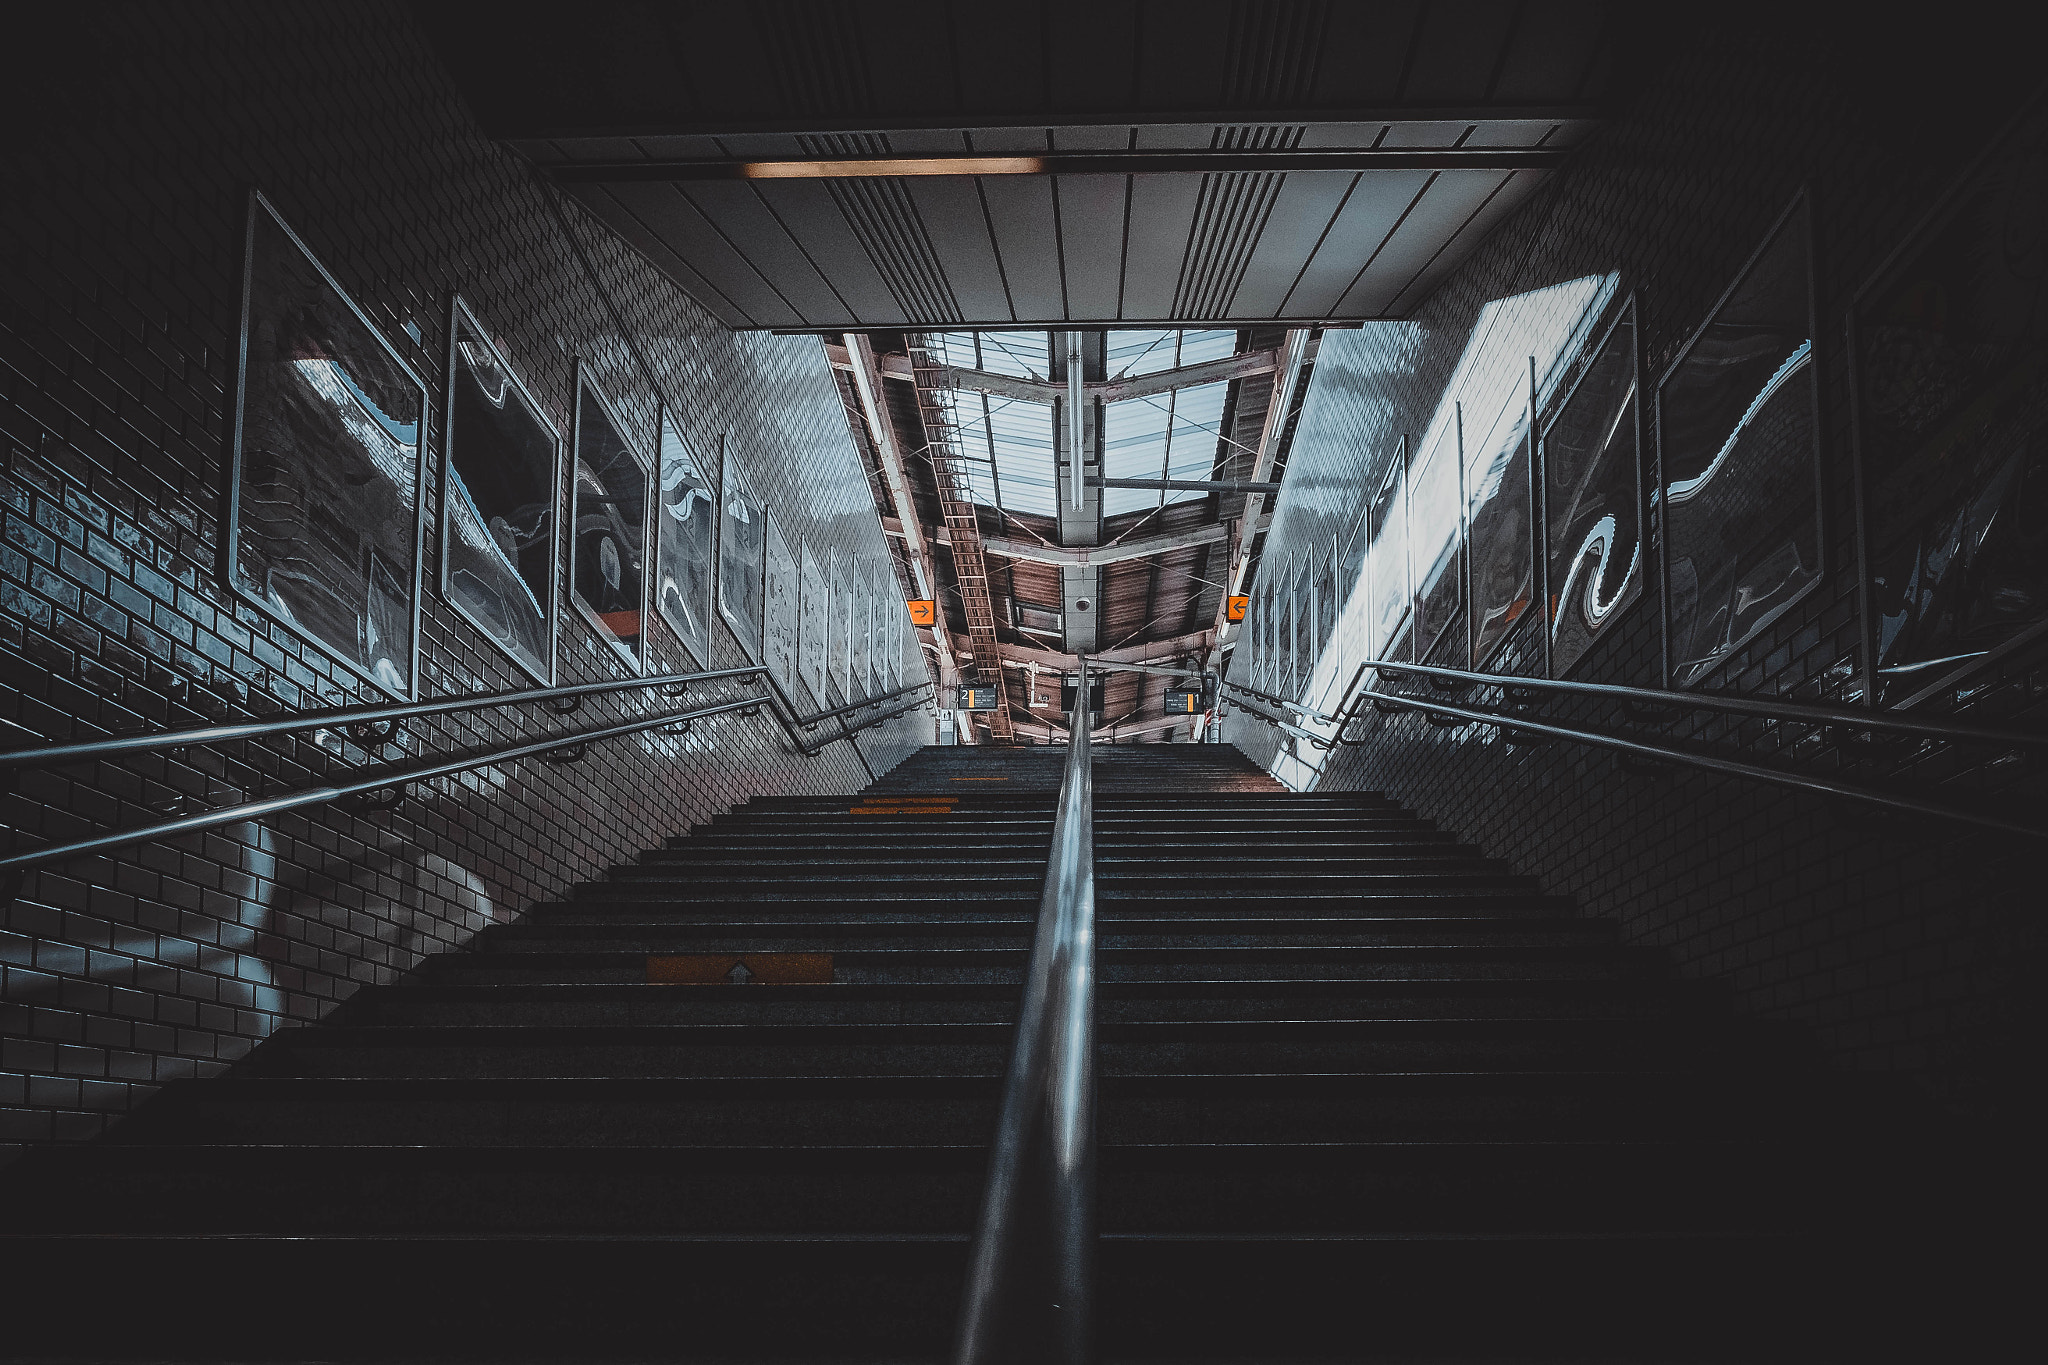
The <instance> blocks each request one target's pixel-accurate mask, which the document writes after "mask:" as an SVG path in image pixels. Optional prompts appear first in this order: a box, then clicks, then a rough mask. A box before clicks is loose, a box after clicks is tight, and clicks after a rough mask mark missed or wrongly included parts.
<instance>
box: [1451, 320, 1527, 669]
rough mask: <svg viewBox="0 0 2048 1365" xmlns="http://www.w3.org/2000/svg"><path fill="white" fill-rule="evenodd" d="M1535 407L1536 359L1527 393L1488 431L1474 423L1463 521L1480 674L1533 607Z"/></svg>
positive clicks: (1497, 415)
mask: <svg viewBox="0 0 2048 1365" xmlns="http://www.w3.org/2000/svg"><path fill="white" fill-rule="evenodd" d="M1535 402H1536V360H1535V357H1534V356H1531V357H1530V359H1529V383H1528V386H1527V387H1526V388H1525V389H1524V390H1523V391H1522V392H1521V393H1520V394H1518V395H1515V396H1512V397H1509V398H1508V399H1507V400H1506V401H1505V402H1503V403H1502V404H1501V406H1500V408H1499V409H1498V410H1497V411H1496V412H1494V413H1493V414H1492V415H1491V416H1490V417H1488V418H1487V419H1486V420H1485V422H1484V423H1483V424H1482V423H1479V422H1475V423H1474V424H1473V432H1472V441H1471V446H1470V449H1471V451H1472V458H1471V459H1470V460H1469V461H1467V465H1468V470H1469V474H1468V477H1467V479H1466V486H1467V498H1466V512H1465V518H1466V525H1467V526H1468V527H1469V528H1470V529H1469V530H1468V531H1467V543H1468V545H1469V546H1470V549H1469V551H1468V554H1469V556H1470V559H1471V564H1472V611H1471V613H1470V622H1471V624H1470V629H1471V634H1472V638H1471V641H1470V652H1469V655H1468V658H1469V659H1470V662H1471V666H1472V667H1473V668H1475V669H1478V668H1482V667H1483V666H1484V665H1485V664H1486V662H1487V661H1488V660H1489V659H1491V658H1492V657H1493V655H1494V653H1495V652H1496V651H1497V650H1499V649H1500V647H1501V646H1502V645H1503V644H1505V643H1506V642H1507V638H1508V636H1509V635H1510V634H1511V633H1512V632H1513V631H1514V629H1515V627H1516V626H1517V625H1518V624H1519V623H1520V622H1521V620H1522V618H1523V616H1524V615H1525V614H1527V612H1528V611H1529V608H1530V607H1531V606H1533V605H1534V603H1535V598H1536V548H1535V547H1536V541H1535V533H1536V524H1535V522H1536V518H1535V503H1536V493H1535V488H1534V486H1533V483H1532V480H1531V477H1530V472H1531V470H1532V469H1533V467H1534V461H1533V460H1532V459H1531V457H1530V439H1529V427H1530V418H1531V414H1532V413H1533V411H1534V409H1535ZM1482 425H1483V426H1484V428H1485V429H1484V430H1483V431H1482V430H1480V429H1479V428H1480V427H1481V426H1482Z"/></svg>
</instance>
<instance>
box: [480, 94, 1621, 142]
mask: <svg viewBox="0 0 2048 1365" xmlns="http://www.w3.org/2000/svg"><path fill="white" fill-rule="evenodd" d="M1602 114H1603V111H1602V109H1601V107H1600V106H1599V105H1598V104H1482V103H1467V104H1442V105H1423V104H1361V105H1343V106H1338V107H1311V106H1302V105H1264V106H1256V107H1249V108H1247V107H1239V108H1223V107H1215V108H1205V107H1203V106H1201V105H1194V106H1190V107H1186V108H1174V109H1157V108H1153V109H1131V108H1125V109H1094V110H1090V111H1088V113H1087V114H1086V115H1082V114H1079V113H1069V114H1065V115H1063V116H1062V117H1061V119H1060V120H1059V121H1060V122H1061V123H1062V124H1071V125H1079V126H1084V127H1089V128H1117V129H1119V130H1123V131H1128V130H1129V129H1130V128H1132V127H1140V128H1156V127H1176V126H1180V125H1194V126H1198V127H1202V128H1204V129H1206V128H1209V127H1213V126H1216V125H1233V126H1244V127H1250V126H1253V125H1263V124H1297V123H1324V124H1328V123H1369V124H1391V125H1392V126H1393V127H1395V128H1407V127H1410V126H1413V125H1427V124H1453V123H1454V124H1457V125H1458V126H1459V127H1461V128H1462V127H1465V126H1466V125H1468V124H1473V123H1479V124H1486V123H1556V124H1563V125H1565V127H1566V129H1567V130H1568V131H1572V132H1582V131H1586V130H1588V129H1590V128H1591V127H1592V126H1593V125H1594V124H1596V123H1598V122H1599V121H1600V119H1601V117H1602ZM1048 117H1049V116H1048V114H1047V112H1046V111H1045V110H1043V109H1026V110H1024V111H1023V112H1021V113H1006V112H998V111H996V110H990V109H984V110H979V111H977V112H975V113H973V114H971V115H970V114H959V113H933V114H885V115H879V116H878V115H875V114H865V115H860V116H857V117H853V118H836V119H835V118H820V117H819V116H817V115H816V114H803V115H799V116H796V117H793V118H766V117H760V118H747V117H743V116H742V117H736V116H733V115H731V114H730V113H728V112H727V111H726V110H723V109H721V110H719V111H718V112H717V114H715V115H714V116H712V117H708V118H702V119H698V120H695V121H692V120H688V119H681V118H675V119H665V120H663V121H661V122H658V123H605V124H588V125H576V124H566V123H564V124H546V123H536V124H529V125H527V126H525V127H519V126H516V125H513V124H509V123H506V124H493V125H492V126H491V127H490V129H489V130H488V131H489V132H490V135H491V136H492V137H495V138H508V139H516V140H525V139H529V138H531V139H535V140H547V141H551V142H567V143H570V144H572V145H573V144H574V143H576V142H577V141H579V140H583V139H592V138H594V139H601V140H613V139H617V138H622V137H686V136H693V135H694V136H703V137H737V136H740V135H743V134H754V133H898V132H910V131H919V132H923V131H928V130H938V131H941V132H954V131H957V130H958V129H960V128H963V127H966V128H1031V129H1035V130H1038V131H1040V132H1043V131H1044V129H1045V127H1046V125H1047V119H1048Z"/></svg>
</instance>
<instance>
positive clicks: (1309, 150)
mask: <svg viewBox="0 0 2048 1365" xmlns="http://www.w3.org/2000/svg"><path fill="white" fill-rule="evenodd" d="M1569 155H1571V149H1570V148H1568V147H1433V148H1421V147H1357V148H1337V147H1296V148H1291V149H1289V150H1286V151H1250V150H1245V151H1215V150H1211V149H1209V148H1205V147H1202V148H1181V147H1153V148H1133V149H1130V150H1126V151H1114V152H1081V151H1076V152H1041V153H1038V154H1035V155H1024V156H920V157H872V156H869V157H815V158H806V159H803V160H788V161H742V160H736V159H732V158H726V157H719V158H711V159H706V160H687V161H674V160H656V159H653V158H649V159H646V160H640V161H572V162H560V163H557V164H555V165H551V166H547V167H545V168H544V169H545V170H546V171H547V173H548V174H549V175H551V176H553V177H554V178H555V180H556V181H558V182H559V183H561V184H564V185H593V184H597V185H602V184H613V185H619V184H634V183H641V184H644V183H647V182H650V181H653V182H666V183H678V182H683V181H698V180H833V179H897V178H902V177H913V176H915V177H922V176H997V175H1148V174H1157V173H1159V172H1161V171H1177V172H1181V173H1183V174H1189V175H1232V174H1241V173H1245V172H1253V173H1256V172H1263V171H1346V172H1350V171H1452V170H1474V171H1548V170H1555V169H1557V167H1559V166H1561V165H1563V164H1564V160H1565V158H1566V157H1567V156H1569Z"/></svg>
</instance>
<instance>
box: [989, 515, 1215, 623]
mask: <svg viewBox="0 0 2048 1365" xmlns="http://www.w3.org/2000/svg"><path fill="white" fill-rule="evenodd" d="M1089 482H1090V483H1091V484H1093V483H1094V482H1095V481H1094V480H1090V481H1089ZM1114 486H1115V485H1112V487H1114ZM1228 534H1229V530H1228V528H1227V527H1224V526H1220V525H1215V526H1197V527H1195V528H1194V529H1193V530H1190V531H1175V532H1173V533H1172V534H1171V535H1164V536H1147V537H1145V538H1144V539H1143V540H1126V541H1122V542H1120V543H1118V544H1115V545H1041V544H1039V543H1038V542H1037V541H1035V540H1014V539H1011V538H1010V537H1008V536H984V537H982V542H981V543H982V547H983V548H984V549H986V550H987V551H988V552H989V553H990V554H992V555H1001V556H1003V557H1004V558H1005V559H1021V560H1025V561H1027V562H1028V563H1032V564H1057V565H1059V566H1060V567H1062V568H1078V567H1079V566H1081V565H1084V564H1120V563H1122V562H1124V561H1125V560H1130V559H1146V558H1149V557H1151V556H1152V555H1163V554H1165V553H1166V552H1167V551H1169V550H1185V549H1187V548H1188V547H1189V546H1191V545H1214V544H1215V543H1216V542H1218V541H1220V540H1222V539H1224V537H1225V536H1226V535H1228ZM1089 657H1090V658H1093V657H1095V656H1094V655H1092V654H1091V655H1089Z"/></svg>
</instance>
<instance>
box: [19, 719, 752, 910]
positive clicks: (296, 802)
mask: <svg viewBox="0 0 2048 1365" xmlns="http://www.w3.org/2000/svg"><path fill="white" fill-rule="evenodd" d="M762 705H764V702H763V701H762V699H761V698H759V697H741V698H739V699H738V700H736V701H728V702H721V703H719V704H717V705H715V706H703V707H698V708H696V709H695V710H690V711H671V712H665V713H663V714H661V715H658V716H651V717H642V718H641V719H638V720H631V721H625V722H622V723H620V724H617V725H603V726H598V727H596V728H593V729H589V730H577V731H572V732H570V733H568V734H559V735H548V736H546V737H545V738H542V739H537V740H529V741H527V742H526V743H523V744H514V745H508V746H506V747H503V748H499V749H493V750H490V751H488V752H486V753H483V754H465V755H463V756H461V757H458V758H453V759H445V760H440V761H437V762H431V763H415V764H411V765H406V766H398V767H387V768H380V769H378V770H377V771H376V772H374V773H372V774H369V775H367V776H363V777H357V778H353V779H351V780H350V781H347V782H336V783H328V784H324V785H322V786H317V787H305V788H301V789H300V790H298V791H295V792H287V793H284V794H283V795H279V796H272V797H266V798H264V799H263V800H261V801H244V802H242V803H241V804H239V805H234V806H222V807H219V808H216V809H214V810H206V811H199V812H196V813H194V814H192V815H186V816H180V817H178V818H176V819H172V820H163V821H159V822H158V823H156V824H153V825H138V826H135V827H133V828H130V829H118V830H110V831H108V832H107V833H105V834H97V835H93V836H91V837H90V838H85V839H76V840H73V841H72V842H70V843H65V844H50V845H46V846H45V847H42V848H32V849H25V850H23V851H22V852H19V853H13V854H9V855H8V856H6V857H4V858H0V873H9V872H15V871H20V870H23V869H26V868H31V867H38V866H41V865H43V864H45V863H54V862H60V861H63V860H65V859H69V858H77V857H82V856H83V855H85V854H88V853H104V852H107V851H108V850H110V849H116V848H127V847H129V846H131V845H134V844H146V843H153V842H154V841H156V840H158V839H168V838H172V837H175V836H177V835H180V834H193V833H197V832H198V831H200V830H208V829H218V828H220V827H221V826H222V825H233V824H239V823H241V822H242V821H245V820H258V819H262V818H264V817H265V816H270V815H276V814H279V813H280V812H283V811H288V810H299V809H302V808H304V807H307V806H319V805H326V804H328V803H330V802H334V801H340V800H343V799H345V798H347V797H351V796H367V795H369V794H371V793H373V792H378V791H383V790H386V789H388V788H392V787H405V786H409V785H411V784H412V783H415V782H426V781H431V780H432V779H434V778H437V777H451V776H453V775H455V774H456V773H466V772H471V771H474V770H475V769H478V768H494V767H497V766H499V765H500V764H504V763H511V762H515V761H516V760H518V759H522V758H532V757H535V756H537V755H540V754H546V753H552V752H554V751H556V750H558V749H567V748H571V747H573V746H575V745H578V744H592V743H596V742H597V741H599V740H606V739H617V738H619V737H620V736H623V735H632V734H638V733H639V732H640V731H642V730H654V729H659V728H660V727H662V726H664V725H675V724H678V723H680V722H683V721H696V720H703V719H706V718H708V717H711V716H722V715H724V714H726V713H727V712H729V711H739V710H744V709H747V708H758V707H760V706H762Z"/></svg>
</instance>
